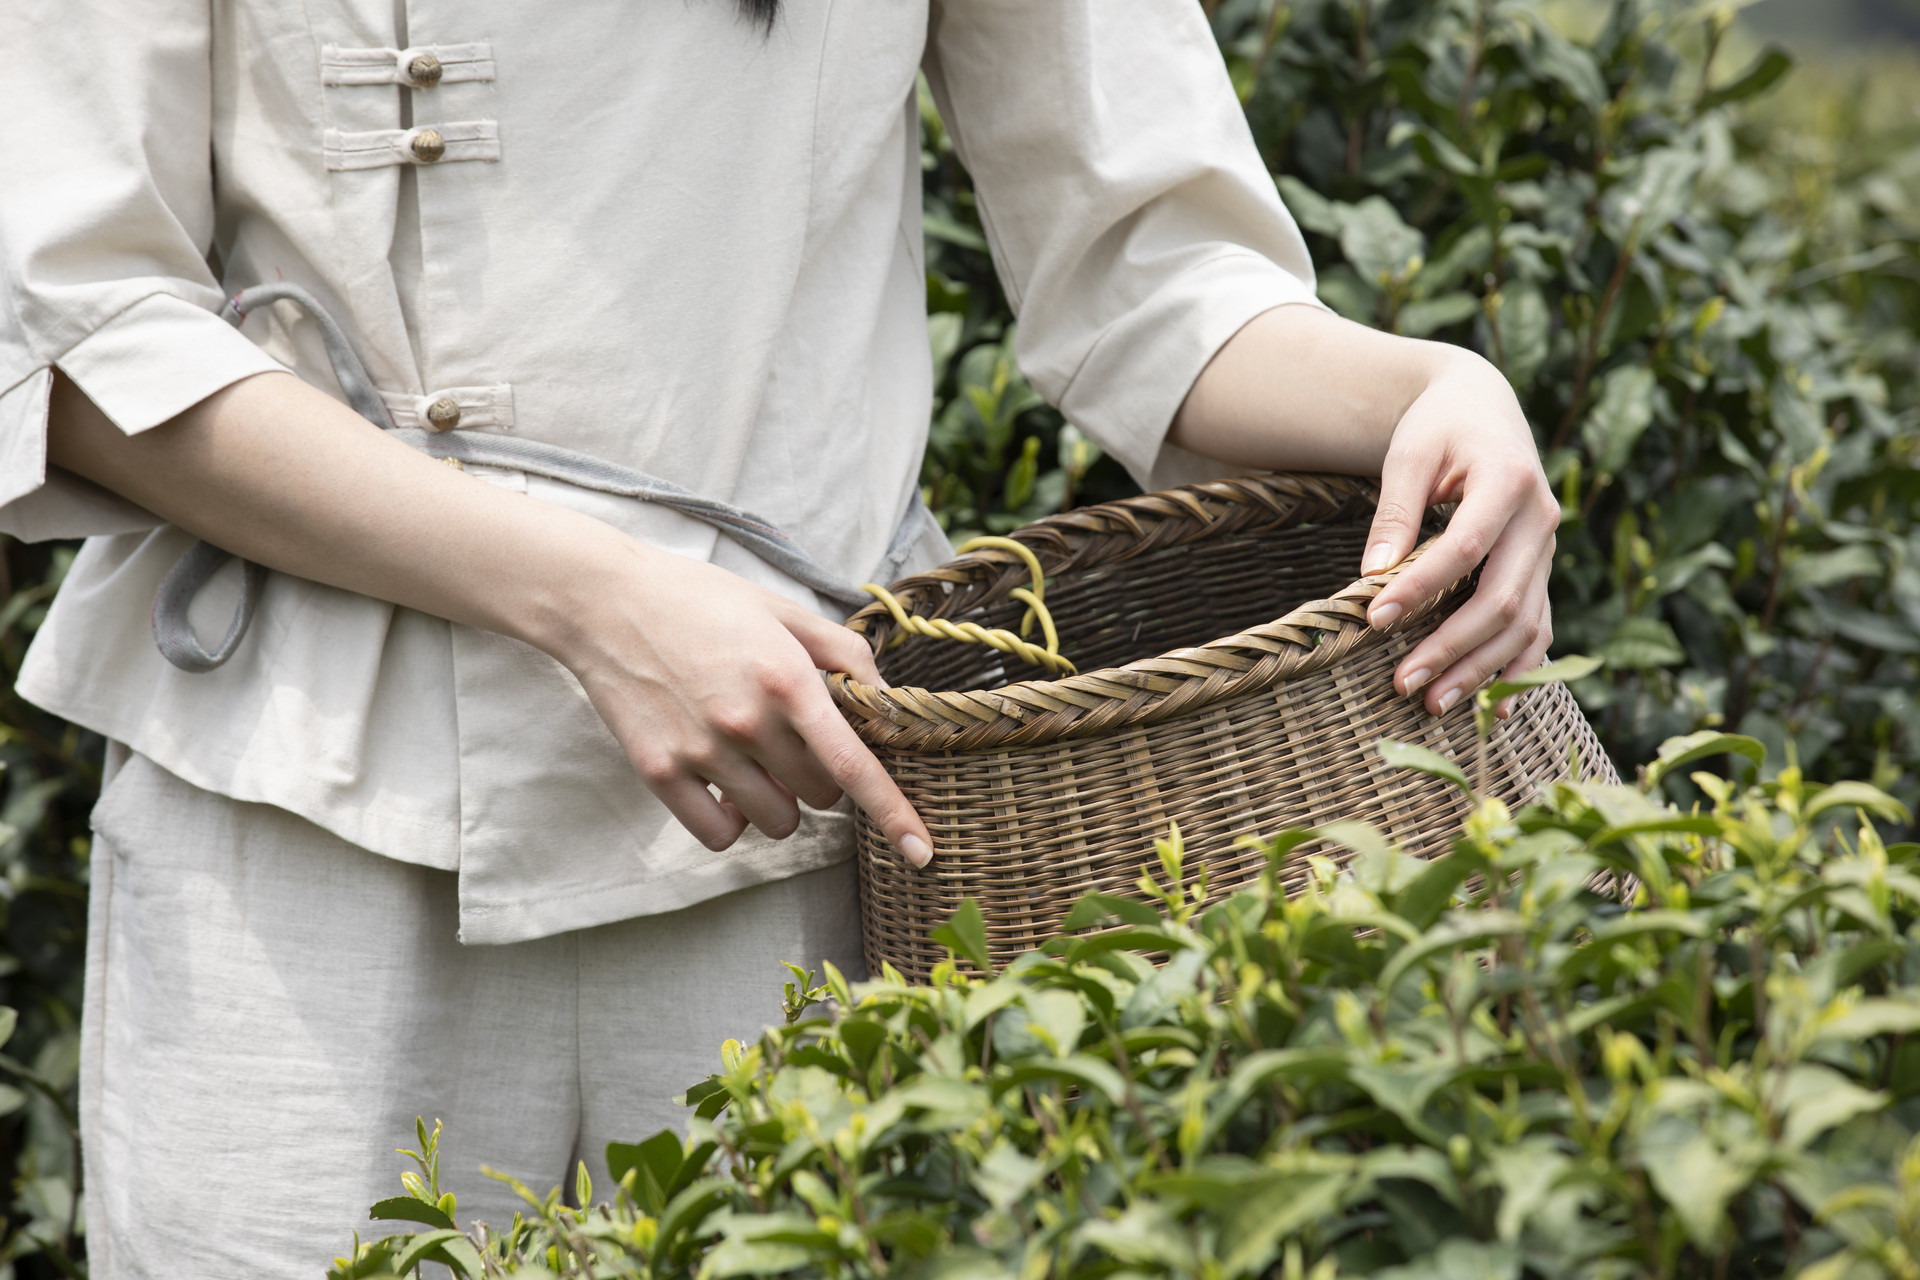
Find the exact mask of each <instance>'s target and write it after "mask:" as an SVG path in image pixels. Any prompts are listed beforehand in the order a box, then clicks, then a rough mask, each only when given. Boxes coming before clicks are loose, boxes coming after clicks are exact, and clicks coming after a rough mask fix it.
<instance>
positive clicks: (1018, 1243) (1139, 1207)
mask: <svg viewBox="0 0 1920 1280" xmlns="http://www.w3.org/2000/svg"><path fill="white" fill-rule="evenodd" d="M1764 750H1765V748H1764V747H1763V745H1762V744H1760V743H1759V742H1757V741H1756V740H1754V739H1751V738H1745V737H1737V736H1732V735H1724V734H1717V733H1713V732H1711V731H1709V732H1704V733H1700V734H1696V735H1693V736H1691V737H1688V738H1681V739H1676V740H1674V741H1672V742H1669V743H1667V744H1666V745H1665V746H1664V747H1663V748H1662V749H1661V751H1660V752H1659V756H1658V758H1657V760H1656V761H1655V763H1654V764H1653V765H1652V766H1651V767H1650V768H1649V769H1648V770H1647V772H1646V778H1645V787H1646V789H1645V790H1644V791H1643V790H1639V789H1633V788H1628V787H1620V786H1604V785H1599V784H1574V783H1563V784H1560V785H1558V786H1556V787H1554V788H1553V789H1552V790H1551V791H1550V792H1549V793H1548V794H1546V795H1545V796H1544V797H1543V798H1542V799H1541V801H1540V802H1539V803H1537V804H1534V805H1531V806H1529V807H1527V808H1524V809H1522V810H1520V811H1519V812H1517V813H1510V812H1508V810H1507V808H1506V807H1505V806H1504V805H1503V804H1502V803H1501V802H1499V801H1498V800H1492V799H1488V800H1480V801H1478V802H1477V805H1476V807H1475V809H1474V810H1473V813H1472V816H1471V818H1470V819H1469V820H1468V822H1467V823H1466V825H1465V828H1464V830H1463V831H1462V833H1461V837H1460V839H1459V840H1458V842H1457V843H1456V845H1455V847H1454V850H1453V852H1451V853H1449V854H1447V855H1446V856H1444V857H1442V858H1439V859H1436V860H1434V861H1431V862H1423V861H1420V860H1418V859H1414V858H1411V857H1408V856H1406V855H1404V854H1401V853H1398V852H1397V851H1394V850H1392V849H1390V848H1388V847H1387V846H1386V844H1385V842H1384V841H1383V839H1382V838H1381V837H1380V835H1379V834H1378V833H1377V832H1376V831H1374V830H1373V829H1372V828H1370V827H1367V826H1365V825H1363V824H1357V823H1354V824H1342V825H1339V826H1336V827H1331V828H1327V829H1324V830H1321V831H1319V832H1317V833H1312V832H1305V831H1294V832H1289V833H1287V834H1285V835H1282V836H1280V837H1279V838H1278V839H1276V840H1274V841H1273V842H1272V843H1271V844H1270V845H1269V846H1268V855H1269V861H1270V870H1269V871H1268V873H1267V874H1266V875H1265V877H1264V878H1263V879H1262V880H1261V882H1260V883H1258V884H1256V885H1254V886H1252V887H1250V888H1247V889H1244V890H1242V891H1240V892H1236V893H1233V894H1231V895H1230V896H1222V895H1218V894H1215V893H1212V892H1210V890H1209V887H1208V884H1207V878H1206V873H1205V869H1204V868H1190V867H1188V866H1187V865H1186V863H1185V861H1184V859H1183V857H1182V852H1181V847H1180V842H1179V837H1178V833H1177V832H1175V833H1174V834H1173V836H1172V837H1171V838H1170V839H1168V840H1166V841H1164V842H1162V843H1161V844H1160V846H1159V849H1158V854H1159V857H1158V868H1157V874H1155V875H1149V874H1146V873H1145V872H1144V869H1143V876H1142V880H1141V886H1140V887H1141V889H1142V890H1143V891H1144V893H1145V894H1146V895H1147V896H1148V899H1149V901H1148V902H1145V903H1143V902H1141V901H1138V900H1134V899H1129V898H1119V897H1110V896H1103V895H1099V894H1093V895H1089V896H1088V897H1086V898H1084V899H1083V900H1082V901H1081V902H1080V903H1079V904H1078V905H1077V906H1076V907H1075V908H1074V909H1073V911H1072V912H1071V914H1070V915H1069V916H1068V917H1067V919H1066V921H1065V925H1064V929H1065V932H1064V934H1063V936H1061V937H1059V938H1058V939H1057V940H1055V941H1054V942H1052V943H1050V944H1049V945H1048V946H1047V947H1046V948H1045V950H1044V952H1029V953H1027V954H1025V955H1023V956H1021V957H1020V958H1018V959H1017V960H1015V961H1014V962H1013V963H1011V964H1010V965H1008V966H1007V967H1006V968H1005V969H1004V970H1002V971H999V972H993V971H992V970H991V968H990V965H989V961H988V959H987V952H986V940H985V931H984V928H983V926H982V923H981V917H980V914H979V910H978V908H977V906H974V905H973V904H972V903H971V902H969V903H968V904H967V906H966V907H965V908H963V909H962V911H961V912H960V914H959V915H957V916H956V917H955V918H954V920H953V921H952V922H951V923H950V924H948V925H947V926H945V927H944V928H943V929H942V930H941V931H939V932H937V933H936V935H935V936H936V937H937V938H939V939H940V940H942V941H944V942H945V943H946V944H947V945H948V946H949V947H950V948H951V951H952V953H953V959H951V960H950V961H947V962H943V963H941V964H940V965H938V966H936V968H935V970H934V973H933V975H932V977H931V980H930V981H929V982H928V984H927V985H925V986H911V985H909V984H907V983H906V982H904V981H902V980H901V979H900V978H899V976H898V975H897V974H893V973H890V972H889V973H886V974H884V975H883V977H882V978H881V979H880V980H879V981H876V982H869V983H859V984H852V983H848V982H847V981H846V980H845V979H844V978H842V977H841V975H840V974H838V973H837V972H835V971H833V970H831V969H830V970H829V971H828V972H827V975H826V979H825V981H824V983H822V984H820V985H819V986H817V987H816V986H813V985H812V983H811V982H810V981H809V980H803V981H801V982H798V983H793V984H789V986H788V1006H789V1010H790V1022H789V1025H786V1026H783V1027H778V1028H774V1029H771V1030H769V1031H767V1032H766V1033H765V1034H764V1035H763V1036H762V1037H761V1038H760V1040H759V1042H758V1043H757V1044H754V1045H752V1046H743V1045H741V1044H739V1043H737V1042H729V1043H728V1045H727V1046H726V1047H725V1049H724V1050H723V1051H722V1058H723V1063H724V1067H723V1070H722V1071H721V1072H720V1073H719V1074H717V1075H715V1076H714V1077H713V1078H712V1079H710V1080H709V1081H707V1082H706V1083H704V1084H702V1085H701V1086H699V1087H697V1088H695V1089H693V1090H691V1091H690V1092H689V1093H688V1095H687V1101H688V1102H689V1103H691V1104H694V1105H695V1106H696V1108H697V1116H696V1118H694V1119H693V1120H692V1122H691V1124H690V1126H689V1129H688V1132H687V1134H686V1135H685V1136H684V1137H683V1136H682V1135H681V1134H678V1133H675V1132H672V1131H663V1132H662V1133H659V1134H656V1135H654V1136H653V1137H652V1138H650V1139H648V1140H646V1141H645V1142H642V1143H639V1144H636V1145H631V1146H629V1145H623V1144H618V1143H616V1144H614V1145H613V1146H611V1147H609V1149H608V1153H607V1154H608V1163H609V1166H610V1167H611V1168H612V1169H613V1170H614V1171H615V1173H616V1174H617V1175H618V1176H619V1178H620V1183H619V1185H618V1186H617V1187H612V1188H605V1187H603V1188H598V1189H597V1192H598V1194H599V1195H600V1196H603V1197H604V1199H603V1200H600V1201H596V1199H595V1196H596V1188H594V1187H593V1186H592V1185H591V1184H590V1183H589V1182H588V1181H587V1179H586V1177H585V1173H584V1168H583V1170H582V1173H581V1176H580V1178H579V1179H578V1182H577V1185H576V1187H575V1188H574V1203H573V1204H572V1205H569V1204H567V1203H564V1202H563V1201H562V1198H561V1194H560V1192H558V1191H555V1192H553V1193H552V1194H550V1195H548V1196H545V1197H537V1196H535V1195H533V1194H532V1193H531V1192H530V1191H527V1190H526V1189H525V1188H521V1191H522V1192H523V1195H524V1196H525V1199H526V1202H527V1210H526V1212H525V1213H524V1214H522V1215H519V1216H517V1217H516V1219H515V1221H514V1222H512V1223H511V1224H504V1223H503V1224H495V1228H496V1229H495V1230H492V1231H488V1230H482V1229H479V1228H475V1229H474V1230H472V1232H471V1233H470V1234H468V1233H463V1232H462V1231H461V1230H460V1229H459V1228H458V1227H456V1226H455V1223H454V1216H455V1214H456V1213H457V1204H456V1203H455V1202H454V1200H453V1199H452V1197H450V1196H447V1195H445V1194H443V1192H442V1190H441V1188H440V1186H439V1184H438V1178H437V1167H436V1159H435V1157H434V1155H433V1152H432V1145H431V1144H432V1141H433V1138H434V1137H435V1136H436V1135H435V1134H429V1133H427V1132H426V1130H425V1128H424V1126H423V1127H422V1133H421V1137H422V1139H423V1141H424V1142H425V1143H426V1144H427V1145H425V1146H423V1147H422V1149H421V1150H422V1153H423V1159H422V1172H423V1174H424V1175H425V1176H424V1177H423V1176H420V1175H409V1176H410V1178H411V1182H410V1184H409V1185H410V1193H409V1194H408V1195H407V1196H403V1197H399V1198H397V1199H395V1200H390V1201H386V1202H383V1203H382V1204H381V1205H378V1206H375V1209H374V1213H375V1215H376V1216H377V1217H382V1218H388V1219H407V1220H412V1221H416V1222H421V1223H424V1224H428V1225H429V1226H431V1227H433V1228H434V1229H431V1230H426V1231H421V1232H416V1233H413V1234H404V1235H397V1236H391V1237H387V1238H384V1239H381V1240H378V1241H375V1242H371V1243H367V1244H359V1245H357V1246H356V1250H355V1252H354V1254H353V1255H351V1256H349V1257H347V1258H342V1259H340V1260H339V1261H338V1262H337V1263H336V1266H335V1269H334V1271H333V1272H331V1273H330V1274H331V1276H332V1278H333V1280H365V1278H367V1277H374V1276H386V1275H393V1274H400V1273H404V1272H406V1271H407V1270H408V1269H409V1268H410V1267H413V1266H416V1265H418V1264H419V1263H420V1262H422V1261H438V1262H443V1263H445V1264H447V1265H448V1266H450V1267H451V1268H452V1270H453V1272H454V1273H455V1274H456V1275H460V1276H466V1277H476V1278H477V1277H479V1276H482V1275H498V1274H503V1273H504V1274H519V1275H529V1276H534V1275H549V1276H550V1275H560V1276H569V1277H572V1276H579V1277H588V1276H593V1277H601V1276H631V1277H648V1278H649V1280H661V1278H664V1277H680V1276H686V1277H699V1278H701V1280H726V1278H728V1277H735V1276H768V1275H790V1276H795V1277H814V1276H819V1277H836V1278H849V1280H850V1278H853V1277H867V1276H873V1277H878V1276H896V1277H899V1276H907V1277H916V1278H918V1277H941V1278H945V1280H958V1278H960V1277H966V1278H968V1280H1014V1278H1015V1277H1018V1278H1019V1280H1041V1277H1069V1276H1071V1277H1107V1276H1125V1277H1129V1278H1132V1277H1149V1276H1164V1277H1205V1278H1206V1280H1228V1278H1230V1277H1256V1276H1284V1277H1288V1278H1290V1280H1292V1278H1299V1277H1309V1276H1310V1277H1313V1278H1314V1280H1331V1278H1332V1277H1334V1276H1336V1275H1340V1274H1346V1275H1373V1276H1379V1277H1383V1278H1391V1280H1450V1278H1453V1277H1460V1278H1462V1280H1464V1278H1466V1277H1473V1278H1475V1280H1478V1278H1481V1277H1487V1278H1499V1280H1520V1278H1521V1277H1523V1276H1524V1277H1530V1278H1533V1280H1558V1278H1560V1277H1602V1276H1620V1277H1626V1276H1649V1277H1679V1276H1685V1277H1693V1276H1703V1277H1704V1276H1708V1275H1712V1276H1715V1277H1762V1276H1767V1277H1771V1276H1778V1275H1791V1274H1796V1273H1797V1274H1799V1275H1801V1276H1803V1277H1807V1278H1808V1280H1842V1278H1843V1277H1845V1278H1854V1277H1861V1278H1864V1277H1881V1276H1885V1277H1893V1276H1909V1275H1913V1274H1915V1268H1916V1267H1920V1139H1917V1138H1916V1133H1920V1040H1916V1039H1913V1038H1911V1033H1912V1032H1914V1031H1916V1030H1920V845H1914V844H1899V845H1894V846H1892V847H1889V846H1887V845H1886V844H1884V843H1883V842H1882V839H1881V837H1880V836H1879V834H1878V833H1877V832H1876V829H1875V827H1874V825H1873V823H1872V822H1871V821H1870V820H1869V818H1879V819H1881V820H1891V821H1904V820H1906V819H1907V817H1908V815H1907V814H1906V813H1905V811H1904V810H1903V809H1902V807H1901V806H1900V805H1899V804H1898V802H1896V801H1894V800H1893V799H1892V798H1890V797H1888V796H1887V795H1885V794H1884V793H1883V792H1880V791H1878V790H1876V789H1875V788H1873V787H1870V786H1868V785H1866V784H1864V783H1858V782H1843V783H1839V784H1835V785H1833V786H1827V787H1823V786H1819V785H1817V784H1813V783H1810V782H1808V781H1807V780H1806V778H1805V777H1804V775H1803V774H1802V773H1801V772H1800V771H1799V770H1798V769H1796V768H1793V767H1791V766H1788V767H1786V768H1784V769H1781V770H1779V771H1778V772H1777V773H1776V774H1775V775H1774V776H1773V778H1772V779H1771V780H1770V781H1767V782H1764V783H1755V784H1753V785H1748V786H1738V785H1735V784H1732V783H1729V782H1727V781H1725V780H1724V779H1722V778H1719V777H1717V776H1715V775H1712V774H1708V773H1697V774H1695V775H1694V776H1693V783H1692V785H1694V786H1695V787H1697V788H1698V789H1699V790H1701V791H1702V792H1704V793H1705V794H1706V795H1707V796H1708V797H1710V801H1711V807H1710V808H1703V807H1701V806H1698V805H1696V806H1693V807H1692V808H1691V809H1690V810H1682V809H1680V808H1678V807H1676V806H1674V805H1672V804H1667V803H1662V802H1661V796H1660V792H1661V789H1662V787H1663V786H1665V785H1667V784H1668V783H1669V782H1670V781H1677V780H1679V779H1681V778H1683V777H1684V776H1685V774H1686V772H1687V767H1688V766H1689V765H1691V764H1694V763H1697V762H1698V761H1700V760H1702V759H1704V758H1707V757H1709V756H1713V755H1717V754H1722V753H1726V752H1734V753H1737V754H1740V755H1742V756H1744V757H1747V758H1751V759H1755V760H1756V761H1757V760H1758V759H1759V757H1761V756H1762V754H1763V753H1764ZM1381 751H1382V754H1383V755H1385V756H1386V758H1387V759H1388V760H1389V761H1391V762H1393V763H1396V764H1400V765H1405V766H1408V767H1412V768H1418V769H1424V770H1426V771H1428V772H1431V773H1435V774H1438V775H1439V776H1441V777H1444V778H1447V779H1450V780H1451V781H1453V782H1454V783H1455V784H1457V785H1460V786H1461V787H1463V788H1466V787H1467V785H1468V777H1467V774H1466V772H1464V771H1463V770H1462V768H1461V767H1460V766H1459V765H1457V764H1456V763H1454V762H1452V761H1449V760H1446V759H1443V758H1441V757H1439V756H1437V755H1435V754H1433V753H1432V752H1429V751H1426V750H1424V749H1422V748H1415V747H1406V746H1399V745H1396V744H1391V743H1389V744H1383V745H1382V747H1381ZM1316 836H1317V837H1318V838H1320V839H1321V840H1323V841H1327V842H1330V843H1331V844H1333V845H1338V846H1343V847H1344V848H1345V849H1346V850H1348V851H1350V852H1351V854H1352V859H1351V865H1350V867H1349V868H1348V869H1346V870H1339V869H1336V867H1335V865H1334V863H1333V862H1331V861H1329V860H1328V859H1326V858H1325V857H1322V856H1318V855H1310V856H1308V861H1309V862H1310V863H1311V865H1312V867H1313V871H1314V875H1313V878H1312V880H1311V882H1310V884H1309V885H1308V887H1307V888H1306V890H1305V892H1304V893H1303V894H1301V895H1300V896H1299V897H1297V898H1295V899H1294V900H1292V901H1288V900H1287V899H1286V898H1285V896H1284V895H1283V893H1282V892H1281V891H1280V890H1279V889H1278V887H1277V879H1276V874H1275V873H1276V872H1277V871H1278V869H1279V868H1280V867H1281V866H1282V865H1283V864H1285V863H1286V862H1287V861H1288V860H1289V859H1290V858H1294V857H1299V856H1301V855H1302V854H1303V852H1305V849H1311V848H1323V849H1324V848H1326V847H1327V846H1326V845H1325V844H1322V845H1318V846H1315V845H1311V844H1309V843H1308V842H1309V841H1310V840H1312V839H1313V838H1315V837H1316ZM1303 846H1305V849H1303ZM1622 892H1624V894H1625V901H1624V902H1623V901H1621V900H1620V898H1619V896H1618V895H1619V894H1620V893H1622ZM1154 954H1157V955H1160V956H1162V957H1165V963H1164V964H1163V965H1161V966H1159V967H1156V966H1155V964H1154V963H1152V962H1151V960H1150V959H1149V956H1150V955H1154ZM796 976H799V975H798V974H796ZM809 977H810V975H809ZM822 999H825V1000H828V1001H829V1002H830V1003H829V1005H828V1009H829V1010H830V1011H829V1012H824V1013H823V1012H822V1010H821V1009H820V1007H819V1006H817V1005H815V1004H814V1002H815V1001H818V1000H822ZM579 1206H592V1207H591V1208H583V1207H579Z"/></svg>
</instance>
